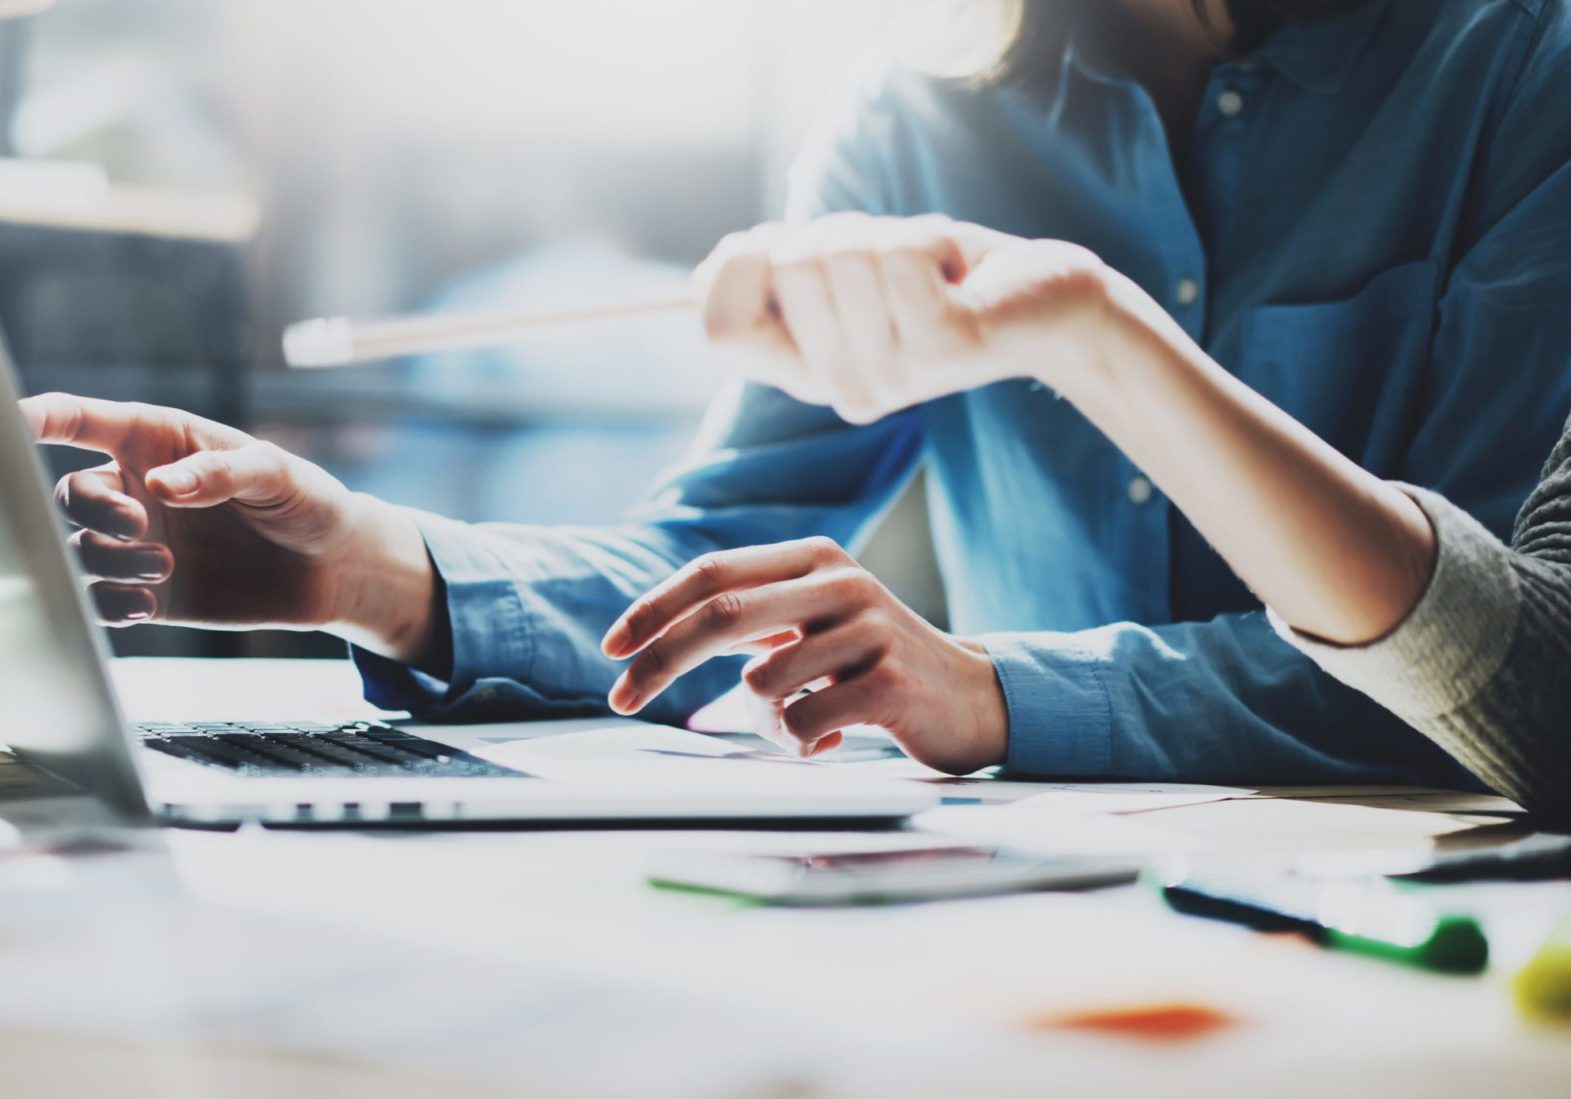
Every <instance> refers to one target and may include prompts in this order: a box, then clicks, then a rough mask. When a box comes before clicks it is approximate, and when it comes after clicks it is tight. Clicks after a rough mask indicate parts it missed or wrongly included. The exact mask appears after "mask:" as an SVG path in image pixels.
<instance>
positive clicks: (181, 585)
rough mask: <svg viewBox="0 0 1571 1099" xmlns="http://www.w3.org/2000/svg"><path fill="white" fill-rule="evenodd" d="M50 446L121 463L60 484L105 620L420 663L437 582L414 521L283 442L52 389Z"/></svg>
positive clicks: (42, 412) (36, 411) (35, 421)
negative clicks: (266, 635)
mask: <svg viewBox="0 0 1571 1099" xmlns="http://www.w3.org/2000/svg"><path fill="white" fill-rule="evenodd" d="M22 410H23V413H24V414H25V415H26V417H27V419H28V422H29V423H30V424H31V425H32V427H33V430H34V432H35V433H36V434H37V436H38V438H39V441H41V442H45V443H59V444H64V445H69V446H75V447H81V448H84V449H88V450H96V451H99V452H101V453H103V454H107V455H109V457H110V458H111V461H110V462H108V463H107V464H105V465H101V466H98V467H97V468H95V469H89V470H84V471H82V472H79V473H73V474H70V475H68V476H67V477H65V478H63V479H62V480H61V481H60V483H59V485H58V486H57V488H56V497H57V498H58V499H59V501H60V503H61V505H62V507H63V508H64V509H65V513H66V516H67V518H68V519H70V520H71V522H72V523H73V524H74V525H76V526H77V527H79V528H80V529H79V530H78V531H77V532H76V533H75V534H74V535H73V536H72V542H73V544H74V545H75V547H76V549H77V552H78V555H79V557H80V559H81V562H82V565H83V569H84V571H85V572H86V573H87V575H88V576H89V577H90V578H91V585H90V592H91V595H92V597H93V601H94V603H95V605H96V607H97V610H98V613H99V616H100V617H101V619H102V620H103V621H104V622H105V623H107V624H109V625H130V624H133V623H136V622H143V621H150V620H156V621H160V622H167V623H174V624H183V625H194V626H206V627H210V628H219V629H247V628H253V627H260V626H274V627H281V628H286V629H288V628H294V629H318V628H320V629H331V630H333V631H335V632H337V633H340V634H342V635H344V636H347V637H350V638H351V639H353V640H356V641H357V642H360V643H362V644H365V645H367V646H368V647H370V648H373V649H375V650H376V651H379V652H383V653H384V654H385V655H389V656H392V657H395V658H398V659H405V660H408V661H409V662H411V663H414V662H417V661H419V660H420V659H421V657H422V655H424V652H425V650H426V649H427V648H428V647H430V645H431V641H432V638H431V634H432V632H433V628H434V626H433V621H432V620H433V617H435V618H436V619H439V620H440V621H442V622H445V620H446V618H445V615H440V616H432V615H431V613H430V612H431V604H432V602H433V598H434V595H433V592H434V589H435V580H434V576H433V570H432V568H431V565H430V562H429V559H428V557H427V556H426V552H425V546H424V542H423V540H422V538H421V535H420V532H419V529H418V528H417V527H416V525H415V522H414V519H413V517H412V516H410V515H409V514H408V513H405V512H404V511H403V510H402V509H400V508H396V507H393V506H392V505H389V504H386V503H383V502H382V501H379V500H376V499H373V498H372V497H369V496H365V495H362V494H357V493H352V492H350V491H349V490H348V489H347V488H345V487H344V486H343V485H342V484H340V483H339V482H338V481H337V480H336V479H334V478H333V477H332V476H331V475H329V474H328V473H327V472H326V471H325V470H323V469H321V468H320V467H319V466H315V465H312V464H311V463H310V462H307V461H306V460H304V459H303V458H299V457H296V456H295V455H292V454H289V453H288V452H286V451H284V450H282V449H280V448H279V447H277V446H274V445H273V444H271V443H267V442H263V441H261V440H258V439H255V438H252V437H251V436H249V435H247V434H246V433H244V432H242V431H238V430H236V429H234V428H231V427H226V426H225V425H223V424H219V423H214V422H213V421H211V420H205V419H202V418H201V417H199V416H193V415H190V414H189V413H185V412H180V411H177V410H175V409H169V408H158V407H154V406H150V405H142V404H122V403H117V402H112V401H101V400H94V399H91V398H85V397H74V396H69V395H67V394H63V393H49V394H44V395H42V396H38V397H30V398H27V399H26V400H24V401H22Z"/></svg>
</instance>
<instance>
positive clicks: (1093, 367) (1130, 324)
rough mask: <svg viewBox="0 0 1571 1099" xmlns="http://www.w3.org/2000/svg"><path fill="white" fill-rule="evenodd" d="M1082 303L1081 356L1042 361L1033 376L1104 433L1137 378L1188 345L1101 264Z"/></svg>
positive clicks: (1131, 286) (1153, 306)
mask: <svg viewBox="0 0 1571 1099" xmlns="http://www.w3.org/2000/svg"><path fill="white" fill-rule="evenodd" d="M1084 300H1085V305H1084V307H1083V309H1082V312H1083V314H1084V324H1083V328H1082V335H1081V338H1080V339H1079V340H1078V341H1077V343H1078V350H1079V351H1080V352H1081V353H1080V354H1078V355H1074V356H1066V355H1054V356H1046V357H1044V358H1042V359H1041V360H1039V367H1038V369H1037V370H1036V372H1035V375H1034V376H1035V379H1036V380H1037V381H1040V382H1042V383H1043V384H1044V385H1048V386H1050V387H1051V388H1052V389H1054V390H1055V391H1057V392H1058V393H1059V394H1060V395H1061V396H1063V397H1064V399H1066V400H1068V401H1069V402H1070V403H1071V404H1073V405H1074V406H1075V407H1076V408H1078V409H1080V411H1081V412H1083V413H1085V414H1086V415H1087V416H1088V417H1089V418H1090V419H1092V420H1093V421H1094V422H1096V423H1097V424H1098V426H1101V427H1103V428H1104V430H1105V429H1106V427H1107V426H1108V425H1107V423H1106V421H1107V420H1108V419H1109V418H1110V417H1113V416H1116V415H1117V414H1118V411H1119V409H1121V408H1122V407H1123V406H1124V400H1123V394H1125V393H1126V392H1127V391H1128V390H1129V388H1130V387H1131V386H1132V385H1136V384H1139V383H1138V379H1137V377H1136V375H1138V374H1140V373H1141V372H1143V371H1146V370H1149V369H1150V368H1151V365H1152V363H1154V362H1159V361H1160V360H1161V359H1162V358H1163V357H1164V356H1166V357H1169V358H1170V357H1171V356H1172V355H1173V354H1174V351H1175V349H1177V348H1179V347H1181V346H1184V345H1187V344H1190V343H1192V342H1193V341H1191V340H1190V339H1189V336H1188V334H1187V333H1185V332H1184V331H1183V329H1182V328H1180V327H1179V326H1178V324H1177V322H1176V321H1174V320H1173V319H1172V317H1170V316H1169V315H1168V314H1167V312H1166V311H1165V310H1163V309H1162V307H1161V306H1160V305H1158V304H1157V303H1156V302H1155V301H1153V300H1152V299H1151V297H1150V295H1148V294H1147V293H1146V292H1145V291H1144V290H1142V289H1141V288H1140V287H1139V286H1138V285H1137V284H1136V283H1135V282H1134V281H1133V280H1131V279H1130V278H1128V277H1127V276H1126V275H1124V274H1122V273H1120V272H1118V271H1116V270H1114V269H1113V268H1112V267H1109V266H1107V265H1106V264H1101V265H1100V266H1098V268H1097V269H1096V271H1095V272H1094V275H1093V276H1092V278H1091V280H1090V288H1089V289H1088V290H1087V292H1086V295H1085V299H1084Z"/></svg>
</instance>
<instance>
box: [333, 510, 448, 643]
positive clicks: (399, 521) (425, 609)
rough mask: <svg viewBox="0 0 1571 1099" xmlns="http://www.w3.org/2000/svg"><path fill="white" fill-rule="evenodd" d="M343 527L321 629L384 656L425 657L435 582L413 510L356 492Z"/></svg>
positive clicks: (432, 620) (431, 631)
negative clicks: (329, 618)
mask: <svg viewBox="0 0 1571 1099" xmlns="http://www.w3.org/2000/svg"><path fill="white" fill-rule="evenodd" d="M345 530H346V537H345V540H344V542H343V543H342V544H341V545H340V547H339V548H338V550H337V551H336V553H335V558H336V562H335V564H334V566H333V572H334V576H333V592H334V600H333V614H332V621H331V622H330V623H328V624H327V625H326V627H325V628H327V629H328V630H330V631H331V632H333V633H335V634H337V635H339V636H340V637H343V638H344V639H345V640H347V641H350V642H351V643H353V644H355V645H358V646H360V647H361V648H364V649H367V650H369V651H371V652H374V653H376V654H378V655H379V656H385V657H387V658H388V659H390V660H396V661H398V662H400V663H403V664H410V665H420V666H425V665H427V664H429V663H431V655H432V654H431V652H430V650H431V649H432V648H433V645H434V641H435V634H436V633H437V632H438V631H437V630H436V629H435V621H436V619H437V617H438V612H439V611H440V608H438V607H437V605H436V604H437V602H438V593H439V591H440V584H439V582H438V579H437V575H436V568H435V566H434V565H433V564H432V563H431V557H430V554H429V553H428V552H427V550H426V545H425V537H424V535H422V534H421V532H420V525H419V522H418V521H417V518H416V513H415V512H413V511H411V510H409V509H407V508H402V507H398V506H396V505H394V504H389V503H387V502H386V501H384V500H378V499H377V498H375V497H373V496H368V495H366V494H364V493H355V494H354V495H353V496H352V497H351V498H350V504H349V507H348V513H347V515H346V517H345ZM444 621H445V618H444Z"/></svg>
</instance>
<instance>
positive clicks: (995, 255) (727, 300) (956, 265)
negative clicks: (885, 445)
mask: <svg viewBox="0 0 1571 1099" xmlns="http://www.w3.org/2000/svg"><path fill="white" fill-rule="evenodd" d="M695 277H696V281H697V284H698V291H699V296H700V300H701V304H702V310H703V318H704V326H705V330H706V332H707V333H708V335H709V337H710V339H711V341H713V342H714V343H715V344H717V345H719V346H721V347H725V348H730V349H733V350H735V351H738V352H740V353H741V354H740V355H739V356H738V362H739V364H740V369H741V371H742V373H743V374H744V375H745V376H747V377H748V378H750V379H751V380H754V381H758V382H762V383H765V384H768V385H772V386H775V387H776V388H779V389H782V390H784V391H785V392H786V393H788V394H790V395H791V396H793V397H795V398H797V399H798V400H801V401H805V402H807V403H809V404H818V405H827V406H829V407H832V408H833V409H834V410H835V412H836V413H838V414H839V415H840V416H841V417H842V418H843V419H845V420H847V421H849V422H851V423H868V422H871V421H873V420H877V419H880V418H882V417H883V416H887V415H889V414H890V413H892V412H895V411H898V410H899V409H902V408H906V407H908V406H910V405H914V404H918V403H921V402H923V401H929V400H934V399H936V398H938V397H943V396H947V395H949V394H951V393H957V392H962V391H965V390H970V389H977V388H980V387H982V386H985V385H990V384H992V383H994V382H999V381H1004V380H1007V379H1011V378H1033V379H1037V380H1041V381H1043V382H1046V383H1048V384H1052V385H1057V384H1058V383H1059V382H1060V381H1061V380H1062V379H1064V378H1065V377H1068V376H1072V375H1073V374H1075V373H1076V372H1086V371H1094V370H1095V369H1097V367H1098V366H1099V362H1100V360H1101V359H1102V357H1103V356H1104V351H1105V349H1104V343H1105V342H1106V331H1105V330H1106V327H1107V324H1108V309H1107V308H1106V306H1107V301H1108V298H1109V293H1110V286H1111V285H1112V283H1113V281H1114V280H1115V278H1116V276H1114V275H1113V274H1112V273H1111V272H1110V271H1109V270H1108V269H1107V267H1106V266H1105V265H1104V264H1103V263H1102V262H1101V261H1100V260H1099V259H1098V258H1097V257H1096V256H1095V255H1094V254H1093V253H1091V252H1089V251H1087V250H1086V249H1084V248H1081V247H1079V246H1078V245H1074V244H1068V243H1065V242H1063V241H1056V240H1026V239H1024V238H1021V237H1014V236H1009V235H1007V234H1005V233H999V232H995V231H993V230H991V229H985V228H983V227H982V226H979V225H972V224H968V223H965V222H956V221H951V220H949V219H948V218H944V217H939V216H936V215H934V216H927V217H919V218H875V217H869V216H867V215H865V214H836V215H833V216H831V217H826V218H822V219H820V220H818V221H814V222H809V223H806V224H803V225H780V224H768V225H762V226H759V227H758V228H756V229H752V230H749V231H747V232H743V233H736V234H733V235H731V236H729V237H727V238H725V240H723V241H722V242H721V243H720V245H719V246H718V247H717V248H716V249H715V250H714V252H713V253H712V254H711V255H710V256H709V258H708V259H706V260H705V261H704V262H703V263H702V264H700V265H699V268H698V270H697V272H696V276H695Z"/></svg>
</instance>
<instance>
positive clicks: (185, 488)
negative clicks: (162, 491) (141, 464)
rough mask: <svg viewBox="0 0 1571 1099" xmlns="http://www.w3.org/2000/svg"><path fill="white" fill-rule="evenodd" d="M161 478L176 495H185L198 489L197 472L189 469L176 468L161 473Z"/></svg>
mask: <svg viewBox="0 0 1571 1099" xmlns="http://www.w3.org/2000/svg"><path fill="white" fill-rule="evenodd" d="M159 478H160V479H161V480H162V481H163V482H164V484H165V485H166V486H167V487H168V488H169V491H170V492H173V493H174V494H175V495H176V496H185V495H187V494H189V493H192V492H195V491H196V474H194V473H191V472H190V471H189V470H184V469H176V470H171V471H170V472H168V473H161V474H159Z"/></svg>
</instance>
